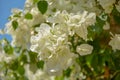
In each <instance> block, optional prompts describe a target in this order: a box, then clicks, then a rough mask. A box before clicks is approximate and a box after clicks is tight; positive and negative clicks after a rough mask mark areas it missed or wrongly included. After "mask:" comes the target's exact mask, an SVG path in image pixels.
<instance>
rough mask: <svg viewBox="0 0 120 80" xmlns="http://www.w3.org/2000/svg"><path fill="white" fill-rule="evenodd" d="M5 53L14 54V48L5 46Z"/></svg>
mask: <svg viewBox="0 0 120 80" xmlns="http://www.w3.org/2000/svg"><path fill="white" fill-rule="evenodd" d="M4 51H5V53H6V54H13V48H12V46H11V45H9V44H8V45H5V46H4Z"/></svg>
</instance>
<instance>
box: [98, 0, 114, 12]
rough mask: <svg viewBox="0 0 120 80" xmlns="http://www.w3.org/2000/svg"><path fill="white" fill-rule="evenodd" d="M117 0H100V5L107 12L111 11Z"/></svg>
mask: <svg viewBox="0 0 120 80" xmlns="http://www.w3.org/2000/svg"><path fill="white" fill-rule="evenodd" d="M115 1H116V0H111V1H110V0H98V2H99V3H100V5H101V6H102V7H103V9H104V10H105V12H106V13H111V11H112V9H113V4H114V3H115Z"/></svg>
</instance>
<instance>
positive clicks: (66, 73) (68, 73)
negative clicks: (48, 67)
mask: <svg viewBox="0 0 120 80" xmlns="http://www.w3.org/2000/svg"><path fill="white" fill-rule="evenodd" d="M71 71H72V69H70V68H67V69H66V70H65V71H64V72H63V74H64V75H65V76H67V77H69V76H70V73H71Z"/></svg>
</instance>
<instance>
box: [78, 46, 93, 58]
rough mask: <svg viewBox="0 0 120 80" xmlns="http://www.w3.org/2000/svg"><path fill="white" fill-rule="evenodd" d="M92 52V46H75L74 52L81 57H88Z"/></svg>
mask: <svg viewBox="0 0 120 80" xmlns="http://www.w3.org/2000/svg"><path fill="white" fill-rule="evenodd" d="M92 50H93V46H91V45H89V44H81V45H80V46H77V48H76V51H77V52H78V53H79V54H80V55H81V56H84V55H88V54H91V53H92Z"/></svg>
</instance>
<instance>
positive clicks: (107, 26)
mask: <svg viewBox="0 0 120 80" xmlns="http://www.w3.org/2000/svg"><path fill="white" fill-rule="evenodd" d="M103 29H104V30H109V29H110V24H109V23H108V22H106V23H105V25H104V26H103Z"/></svg>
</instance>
